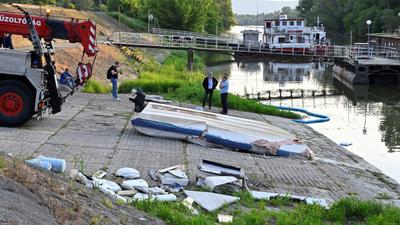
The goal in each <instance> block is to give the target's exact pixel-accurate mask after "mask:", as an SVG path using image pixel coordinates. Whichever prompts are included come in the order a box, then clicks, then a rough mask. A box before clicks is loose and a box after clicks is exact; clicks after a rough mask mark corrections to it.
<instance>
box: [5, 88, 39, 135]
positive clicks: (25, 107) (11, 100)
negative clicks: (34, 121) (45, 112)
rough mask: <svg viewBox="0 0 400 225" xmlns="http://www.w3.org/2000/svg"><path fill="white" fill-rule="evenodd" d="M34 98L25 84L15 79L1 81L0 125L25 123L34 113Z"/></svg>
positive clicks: (9, 125)
mask: <svg viewBox="0 0 400 225" xmlns="http://www.w3.org/2000/svg"><path fill="white" fill-rule="evenodd" d="M33 105H34V98H33V94H32V92H31V90H30V89H29V87H27V86H26V85H25V84H23V83H22V82H19V81H15V80H6V81H1V82H0V126H7V127H14V126H18V125H21V124H24V123H25V122H26V121H28V120H29V119H30V118H31V117H32V115H33Z"/></svg>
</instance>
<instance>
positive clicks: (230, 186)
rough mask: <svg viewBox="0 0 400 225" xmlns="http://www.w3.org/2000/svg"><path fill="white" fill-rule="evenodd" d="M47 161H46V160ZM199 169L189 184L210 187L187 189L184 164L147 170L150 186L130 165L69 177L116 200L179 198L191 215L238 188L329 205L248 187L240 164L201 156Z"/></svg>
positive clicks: (52, 163) (224, 200) (228, 200)
mask: <svg viewBox="0 0 400 225" xmlns="http://www.w3.org/2000/svg"><path fill="white" fill-rule="evenodd" d="M27 162H28V163H29V164H30V165H33V166H36V167H38V168H41V169H46V170H51V171H53V172H64V170H65V161H63V160H61V159H54V158H48V157H43V156H40V157H38V158H35V159H32V160H28V161H27ZM46 162H49V164H47V163H46ZM198 169H199V170H200V171H202V172H204V173H203V174H207V175H206V176H199V175H198V176H196V184H195V185H193V186H191V187H192V188H193V189H198V188H196V187H195V186H197V187H201V188H202V189H207V190H209V191H196V190H189V189H192V188H191V187H189V186H188V185H189V183H190V181H189V177H188V175H187V174H186V173H185V166H183V165H175V166H171V167H167V168H162V169H159V170H149V171H148V174H149V177H150V178H151V179H152V183H156V184H157V185H154V186H150V185H149V183H148V182H147V181H146V180H144V179H142V178H141V173H140V172H139V171H138V170H137V169H135V168H130V167H123V168H120V169H118V170H117V171H116V172H115V174H113V176H110V177H109V179H105V177H106V176H107V172H105V171H101V170H100V171H97V172H96V173H94V174H93V175H92V176H88V175H86V174H84V173H83V172H82V171H79V170H76V169H72V170H71V171H70V177H71V178H73V179H75V180H76V181H78V182H80V183H82V184H84V185H85V186H86V187H87V188H96V189H98V190H100V191H101V192H103V193H104V194H105V195H107V196H108V197H109V198H111V199H112V200H114V201H115V202H116V203H117V204H126V203H128V204H129V203H132V202H135V201H143V200H149V201H167V202H174V201H178V199H179V200H181V201H182V204H183V205H184V206H186V207H187V208H188V209H189V210H190V212H192V214H194V215H198V214H199V210H197V209H196V208H195V207H194V206H193V203H196V204H197V205H199V206H200V207H201V208H203V209H204V210H206V211H207V212H213V211H215V210H217V209H220V208H221V207H223V206H225V205H229V204H232V203H234V202H237V201H239V200H240V198H239V197H236V196H235V193H238V192H239V191H241V190H242V191H247V192H249V193H250V194H251V196H252V197H253V198H254V199H256V200H268V201H269V200H271V199H273V198H282V197H283V198H287V199H289V200H291V201H294V202H304V203H306V204H318V205H320V206H321V207H324V208H327V207H328V204H327V202H326V200H324V199H319V198H310V197H303V196H298V195H289V194H279V193H273V192H261V191H251V190H249V188H248V187H247V184H246V181H247V180H248V178H247V177H246V176H245V173H244V170H243V169H242V168H239V167H235V166H231V165H226V164H222V163H219V162H214V161H210V160H202V161H201V163H200V164H199V166H198ZM209 174H212V175H209ZM227 193H228V194H227ZM229 194H231V195H229ZM232 219H233V217H232V216H230V215H223V214H219V215H218V220H219V221H220V222H231V221H232Z"/></svg>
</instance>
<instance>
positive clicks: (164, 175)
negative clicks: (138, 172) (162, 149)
mask: <svg viewBox="0 0 400 225" xmlns="http://www.w3.org/2000/svg"><path fill="white" fill-rule="evenodd" d="M184 168H185V167H184V166H183V165H176V166H171V167H167V168H164V169H160V170H158V173H156V172H155V173H153V172H152V175H151V176H158V178H159V179H160V181H161V183H162V184H163V185H176V184H178V185H180V186H187V185H188V184H189V178H188V176H187V175H186V173H185V172H184V171H183V170H184ZM150 172H151V171H149V173H150Z"/></svg>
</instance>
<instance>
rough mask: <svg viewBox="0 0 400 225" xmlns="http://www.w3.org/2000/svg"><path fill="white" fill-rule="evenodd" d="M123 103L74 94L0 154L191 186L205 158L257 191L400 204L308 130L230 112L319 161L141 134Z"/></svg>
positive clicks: (376, 175)
mask: <svg viewBox="0 0 400 225" xmlns="http://www.w3.org/2000/svg"><path fill="white" fill-rule="evenodd" d="M121 98H122V101H121V102H117V101H112V100H111V97H110V96H108V95H98V94H96V95H95V94H82V93H76V94H75V95H73V96H71V97H70V98H68V99H67V102H66V104H65V106H64V110H63V111H62V112H60V113H59V114H56V115H51V116H47V115H46V116H44V118H43V120H42V121H39V122H37V121H34V120H32V121H30V122H28V123H27V124H26V125H24V126H23V127H19V128H5V127H0V152H4V153H6V154H10V153H11V154H12V155H13V156H17V157H21V158H26V157H31V156H38V155H45V156H50V157H57V158H63V159H66V160H67V170H69V169H71V168H81V167H84V171H85V172H86V173H88V174H92V173H94V172H95V171H97V170H100V169H102V170H105V171H107V172H108V173H115V171H116V170H117V169H118V168H121V167H133V168H136V169H138V170H139V171H140V173H141V174H142V175H143V178H144V179H146V180H147V181H149V182H151V179H150V178H149V176H148V175H147V174H148V170H149V169H153V170H154V169H160V168H165V167H168V166H173V165H177V164H183V165H185V166H186V168H187V171H186V172H187V174H188V175H189V178H190V180H191V182H192V183H193V184H195V180H196V176H197V175H200V176H204V175H206V174H204V173H202V172H201V171H199V170H198V169H197V168H198V164H199V163H200V162H201V160H202V159H208V160H212V161H217V162H221V163H225V164H229V165H233V166H237V167H241V168H243V169H244V170H245V174H246V175H247V177H248V178H249V180H248V183H249V187H250V189H252V190H261V191H270V192H278V193H291V194H297V195H302V196H311V197H318V198H325V199H327V200H328V201H329V202H332V201H335V200H338V199H340V198H342V197H346V196H357V197H359V198H361V199H380V198H381V196H385V199H384V200H382V201H385V202H388V203H389V202H390V203H394V204H397V205H399V206H400V200H399V197H400V185H399V184H398V183H396V182H395V181H394V180H392V179H390V178H389V177H387V176H386V175H384V174H383V173H382V172H380V171H379V170H378V169H376V168H375V167H373V166H372V165H371V164H369V163H367V162H366V161H365V160H364V159H362V158H360V157H358V156H356V155H354V154H353V153H351V152H349V151H347V150H346V149H344V148H342V147H340V146H339V145H337V144H336V143H334V142H332V141H331V140H329V139H328V138H327V137H325V136H323V135H322V134H320V133H318V132H316V131H315V130H313V129H312V128H310V127H309V126H306V125H302V124H297V123H294V122H292V121H291V120H289V119H284V118H279V117H274V116H266V115H260V114H255V113H247V112H240V111H235V110H232V111H230V112H229V114H230V115H232V116H237V117H242V118H248V119H254V120H258V121H263V122H267V123H270V124H272V125H275V126H278V127H281V128H283V129H285V130H287V131H289V132H291V133H293V134H295V135H296V136H297V137H298V138H300V139H303V140H304V141H305V143H306V144H307V145H308V146H309V147H310V148H311V149H312V150H313V151H314V153H315V155H316V159H314V160H312V161H310V160H306V159H304V158H286V157H276V156H260V155H253V154H248V153H240V152H234V151H230V150H225V149H212V148H205V147H201V146H197V145H194V144H190V143H186V142H183V141H179V140H168V139H162V138H154V137H148V136H144V135H140V134H138V133H137V132H136V131H135V130H134V129H133V128H132V125H131V124H130V120H131V118H132V116H133V113H132V103H130V102H129V100H128V96H127V95H122V96H121ZM191 107H193V106H191ZM219 110H220V109H218V108H213V109H212V111H214V112H218V111H219Z"/></svg>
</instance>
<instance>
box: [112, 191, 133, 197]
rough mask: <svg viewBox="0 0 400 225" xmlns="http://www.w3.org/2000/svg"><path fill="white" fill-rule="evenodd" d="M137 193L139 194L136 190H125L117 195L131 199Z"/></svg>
mask: <svg viewBox="0 0 400 225" xmlns="http://www.w3.org/2000/svg"><path fill="white" fill-rule="evenodd" d="M136 193H137V191H136V190H123V191H118V192H117V194H119V195H121V196H129V197H132V196H133V195H135V194H136Z"/></svg>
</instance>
